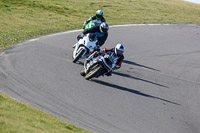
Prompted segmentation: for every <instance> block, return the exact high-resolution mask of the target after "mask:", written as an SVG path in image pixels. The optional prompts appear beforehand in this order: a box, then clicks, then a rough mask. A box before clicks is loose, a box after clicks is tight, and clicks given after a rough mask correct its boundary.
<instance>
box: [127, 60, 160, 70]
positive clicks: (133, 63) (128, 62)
mask: <svg viewBox="0 0 200 133" xmlns="http://www.w3.org/2000/svg"><path fill="white" fill-rule="evenodd" d="M123 63H126V64H130V65H135V66H139V67H144V68H147V69H151V70H154V71H160V70H157V69H154V68H151V67H148V66H144V65H141V64H138V63H135V62H132V61H128V60H123Z"/></svg>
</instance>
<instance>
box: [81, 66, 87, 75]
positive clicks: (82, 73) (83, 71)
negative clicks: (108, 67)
mask: <svg viewBox="0 0 200 133" xmlns="http://www.w3.org/2000/svg"><path fill="white" fill-rule="evenodd" d="M80 75H81V76H85V75H86V74H85V68H83V69H82V70H81V72H80Z"/></svg>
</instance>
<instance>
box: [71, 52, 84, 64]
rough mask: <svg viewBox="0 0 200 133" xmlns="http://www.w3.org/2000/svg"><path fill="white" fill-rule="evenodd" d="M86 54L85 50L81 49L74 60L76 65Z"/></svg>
mask: <svg viewBox="0 0 200 133" xmlns="http://www.w3.org/2000/svg"><path fill="white" fill-rule="evenodd" d="M84 52H85V49H81V50H80V52H79V53H77V54H76V56H75V58H74V59H73V63H76V62H77V61H78V60H79V58H80V57H81V56H82V55H83V53H84Z"/></svg>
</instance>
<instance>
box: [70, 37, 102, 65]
mask: <svg viewBox="0 0 200 133" xmlns="http://www.w3.org/2000/svg"><path fill="white" fill-rule="evenodd" d="M97 41H98V40H97V37H96V36H95V35H94V34H93V33H88V34H86V35H85V36H84V37H83V38H82V39H80V40H79V41H78V42H77V43H76V44H75V48H74V51H73V54H72V58H73V63H76V62H77V61H78V60H79V59H84V58H87V57H88V56H89V55H90V54H91V53H92V52H93V51H94V50H95V49H97V45H96V43H97Z"/></svg>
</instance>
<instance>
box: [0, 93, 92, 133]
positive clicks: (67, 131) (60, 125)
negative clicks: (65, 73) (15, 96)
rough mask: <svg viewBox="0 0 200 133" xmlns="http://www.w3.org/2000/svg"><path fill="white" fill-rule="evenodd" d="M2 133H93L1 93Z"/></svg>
mask: <svg viewBox="0 0 200 133" xmlns="http://www.w3.org/2000/svg"><path fill="white" fill-rule="evenodd" d="M0 132H1V133H11V132H13V133H36V132H37V133H50V132H51V133H91V132H89V131H87V130H84V129H82V128H79V127H76V126H74V125H71V124H69V123H66V122H64V121H61V120H59V119H57V118H56V117H54V116H52V115H49V114H47V113H44V112H42V111H40V110H39V109H36V108H33V107H30V106H29V105H26V104H23V103H20V102H17V101H15V100H12V99H10V98H9V97H8V96H6V95H5V94H3V93H2V92H0Z"/></svg>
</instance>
